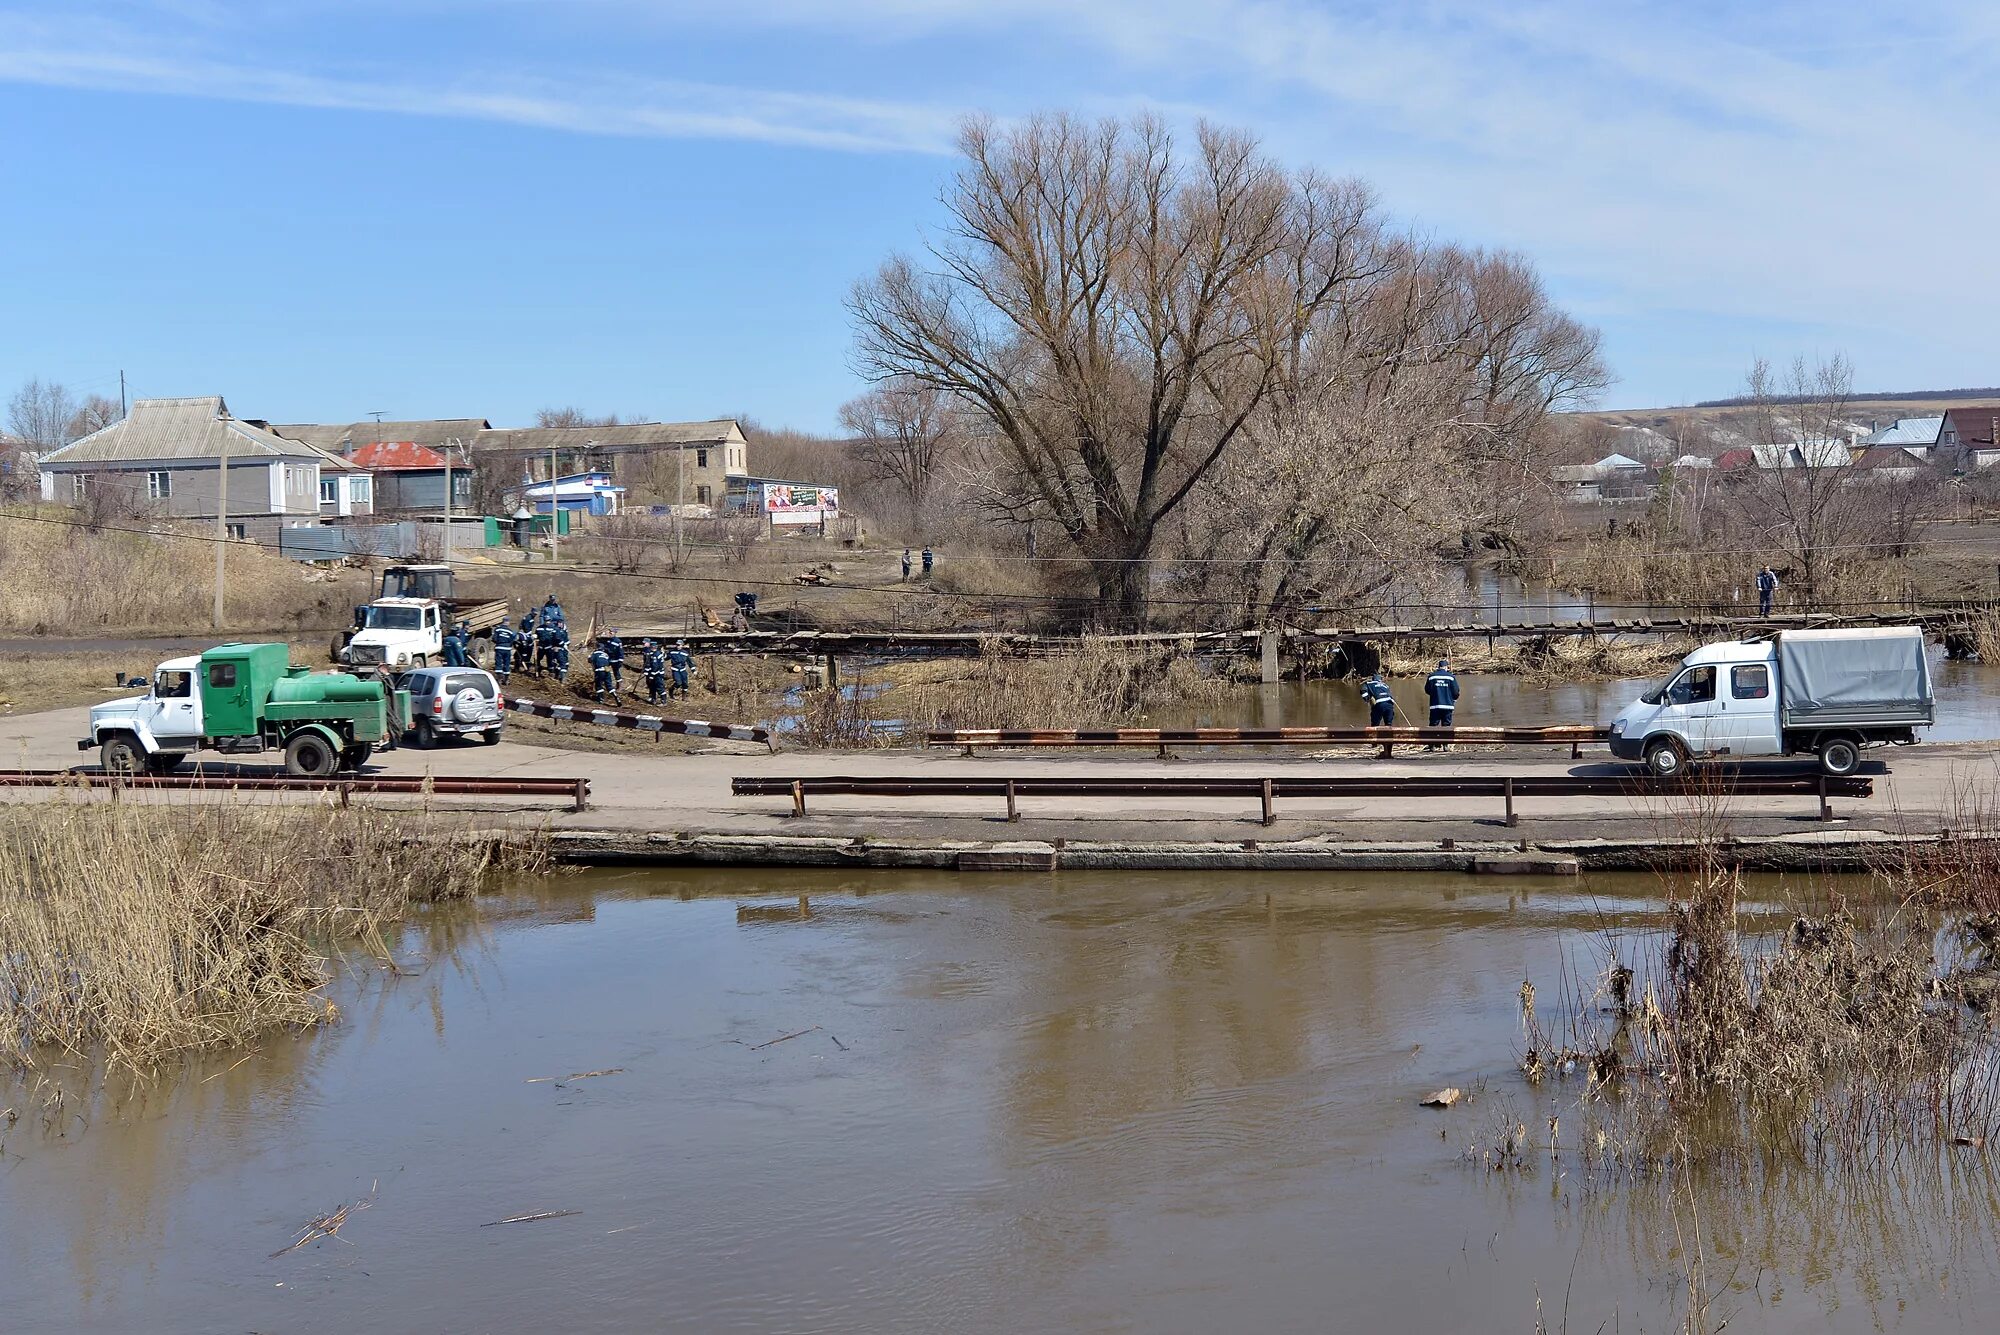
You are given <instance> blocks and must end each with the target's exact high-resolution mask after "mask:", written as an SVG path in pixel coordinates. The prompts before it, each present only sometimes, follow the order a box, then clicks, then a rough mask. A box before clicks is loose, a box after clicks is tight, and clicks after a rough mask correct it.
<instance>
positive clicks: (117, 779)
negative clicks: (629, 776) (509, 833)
mask: <svg viewBox="0 0 2000 1335" xmlns="http://www.w3.org/2000/svg"><path fill="white" fill-rule="evenodd" d="M0 788H109V789H112V790H113V791H114V792H115V791H118V790H122V789H127V788H133V789H166V790H169V791H181V792H246V793H318V792H330V793H334V794H337V795H338V796H339V798H340V802H341V805H342V806H345V805H347V799H348V798H349V796H350V795H352V794H356V793H362V794H370V793H378V794H385V795H386V794H399V795H408V796H413V797H421V796H434V797H561V798H566V799H568V800H569V802H570V803H571V804H572V809H573V810H576V811H582V810H583V809H584V808H585V806H587V805H588V804H589V801H590V780H588V779H557V778H549V779H540V778H480V777H476V776H447V777H438V776H427V777H412V776H404V775H396V776H389V775H356V776H342V775H335V776H333V777H331V778H324V779H316V778H307V777H304V776H302V775H297V774H254V775H252V774H246V775H228V774H199V773H197V774H108V773H106V772H105V771H103V770H87V769H67V770H66V769H51V770H33V769H30V770H18V769H17V770H0Z"/></svg>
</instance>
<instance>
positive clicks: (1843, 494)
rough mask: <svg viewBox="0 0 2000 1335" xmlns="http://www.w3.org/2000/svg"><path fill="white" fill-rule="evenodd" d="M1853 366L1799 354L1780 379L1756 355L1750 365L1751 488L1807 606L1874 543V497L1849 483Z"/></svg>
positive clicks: (1823, 594) (1842, 359)
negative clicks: (1753, 464)
mask: <svg viewBox="0 0 2000 1335" xmlns="http://www.w3.org/2000/svg"><path fill="white" fill-rule="evenodd" d="M1853 378H1854V373H1853V368H1852V367H1851V366H1849V364H1848V361H1847V358H1846V357H1844V356H1840V355H1837V354H1836V355H1835V356H1834V357H1832V358H1830V359H1828V360H1826V361H1822V362H1820V363H1818V364H1817V365H1808V364H1807V363H1806V360H1805V359H1804V358H1803V357H1799V358H1795V359H1794V360H1793V362H1792V364H1791V366H1790V367H1789V368H1788V370H1787V371H1786V373H1785V374H1784V376H1783V377H1782V378H1781V377H1779V376H1778V375H1776V374H1774V373H1773V372H1772V370H1771V364H1770V363H1769V362H1768V361H1765V360H1764V359H1763V358H1761V357H1760V358H1758V359H1757V361H1756V363H1755V364H1754V365H1752V366H1751V368H1750V375H1749V379H1748V398H1749V401H1750V406H1751V414H1750V429H1751V431H1752V433H1753V434H1752V441H1753V443H1754V445H1755V448H1756V451H1757V453H1758V455H1759V458H1758V461H1757V462H1758V468H1757V470H1756V476H1755V479H1754V485H1753V488H1752V491H1751V495H1752V499H1753V502H1754V504H1755V505H1756V506H1757V507H1758V508H1759V510H1760V511H1761V514H1760V515H1759V516H1758V517H1759V518H1761V519H1762V521H1763V526H1764V528H1765V531H1766V533H1767V534H1768V539H1769V541H1770V542H1772V543H1773V544H1774V545H1775V546H1778V547H1779V548H1781V549H1782V550H1784V551H1785V552H1786V554H1787V556H1788V557H1789V558H1790V560H1791V561H1792V563H1793V566H1794V572H1793V573H1794V582H1795V583H1797V584H1799V585H1800V586H1801V591H1802V593H1803V595H1804V598H1805V601H1806V606H1807V607H1816V606H1818V605H1819V603H1820V601H1821V600H1822V599H1823V598H1825V597H1826V596H1827V595H1828V593H1829V592H1830V591H1831V588H1832V584H1833V582H1834V577H1835V576H1837V574H1838V573H1839V571H1840V569H1841V567H1842V566H1843V565H1844V564H1845V563H1847V562H1848V561H1850V560H1851V559H1852V558H1853V557H1854V556H1855V555H1856V554H1857V553H1858V551H1859V549H1860V547H1861V546H1863V545H1865V544H1866V543H1867V542H1868V541H1869V537H1870V535H1869V530H1870V528H1871V527H1872V523H1871V521H1870V519H1869V517H1868V516H1869V512H1870V510H1871V508H1872V504H1873V502H1872V501H1871V499H1870V498H1869V497H1867V496H1866V495H1865V494H1864V493H1863V491H1862V490H1861V489H1858V488H1855V487H1851V486H1849V485H1847V482H1848V463H1849V451H1848V440H1847V436H1848V433H1849V431H1850V430H1851V427H1850V425H1849V423H1848V421H1847V405H1848V401H1849V399H1850V398H1851V397H1852V395H1853Z"/></svg>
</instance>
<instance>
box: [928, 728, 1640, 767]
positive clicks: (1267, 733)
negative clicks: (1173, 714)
mask: <svg viewBox="0 0 2000 1335" xmlns="http://www.w3.org/2000/svg"><path fill="white" fill-rule="evenodd" d="M1610 740H1611V730H1610V729H1609V728H1598V727H1590V726H1585V725H1582V724H1563V725H1560V726H1556V727H1548V728H1478V727H1467V728H1428V727H1416V726H1410V725H1405V726H1399V727H1387V728H959V729H956V730H954V731H949V732H932V733H926V734H925V735H924V744H925V745H926V746H956V747H960V748H962V749H963V751H964V753H965V754H966V755H971V754H972V753H973V752H974V751H975V750H992V749H995V748H998V747H1007V746H1017V747H1036V746H1151V747H1157V748H1159V751H1160V754H1162V755H1165V754H1167V751H1168V749H1169V748H1170V747H1175V746H1342V745H1346V746H1379V747H1381V748H1382V754H1383V755H1385V756H1386V755H1389V754H1390V753H1391V752H1392V750H1393V749H1394V748H1395V747H1397V746H1402V745H1410V746H1419V745H1420V746H1567V747H1568V748H1569V751H1570V757H1571V758H1572V759H1575V758H1577V757H1578V756H1580V755H1581V754H1582V748H1583V747H1586V746H1599V745H1604V744H1606V743H1608V742H1609V741H1610Z"/></svg>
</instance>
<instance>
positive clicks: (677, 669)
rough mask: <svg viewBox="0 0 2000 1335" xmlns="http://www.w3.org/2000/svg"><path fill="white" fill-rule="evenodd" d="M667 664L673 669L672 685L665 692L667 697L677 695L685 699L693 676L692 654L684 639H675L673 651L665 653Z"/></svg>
mask: <svg viewBox="0 0 2000 1335" xmlns="http://www.w3.org/2000/svg"><path fill="white" fill-rule="evenodd" d="M667 666H668V667H669V668H670V669H672V670H673V674H674V686H673V689H672V690H670V691H668V692H667V695H668V696H669V697H672V696H675V695H678V696H680V697H681V699H683V700H685V699H687V696H688V683H689V682H690V681H691V680H693V677H694V655H693V654H691V653H689V652H688V642H687V641H686V640H675V641H674V649H673V652H672V653H670V654H668V655H667Z"/></svg>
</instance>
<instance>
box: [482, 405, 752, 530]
mask: <svg viewBox="0 0 2000 1335" xmlns="http://www.w3.org/2000/svg"><path fill="white" fill-rule="evenodd" d="M749 448H750V446H749V440H748V438H747V437H745V436H744V434H743V427H742V425H741V424H740V423H738V422H737V421H735V420H734V419H733V418H719V419H716V420H714V421H708V422H628V423H626V424H624V425H622V426H557V427H546V426H537V427H516V428H511V429H501V430H487V431H482V432H480V433H479V434H478V435H477V436H475V437H474V438H473V441H472V451H473V457H474V459H475V460H476V461H477V462H478V463H479V464H480V466H481V467H484V468H490V469H492V470H493V471H494V472H495V473H496V474H503V473H504V474H505V475H506V477H507V480H508V483H509V485H510V486H511V485H512V484H513V483H514V482H519V481H528V480H537V481H546V480H547V478H548V476H549V474H550V472H551V471H554V472H555V473H556V474H557V475H558V476H563V477H567V476H569V475H570V474H573V473H585V472H593V471H595V472H602V473H607V474H609V475H610V476H611V477H613V478H615V479H616V480H617V483H618V485H619V486H621V487H622V488H623V489H624V490H625V491H626V492H628V493H630V494H631V496H632V498H633V500H634V502H635V503H644V504H648V505H665V506H673V505H686V506H687V507H689V509H690V510H692V509H693V508H694V507H696V506H711V507H718V508H719V507H720V506H721V505H722V503H723V499H724V497H725V496H727V495H728V492H729V487H730V480H731V479H732V478H741V477H744V476H747V475H748V473H749V471H750V468H749Z"/></svg>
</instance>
